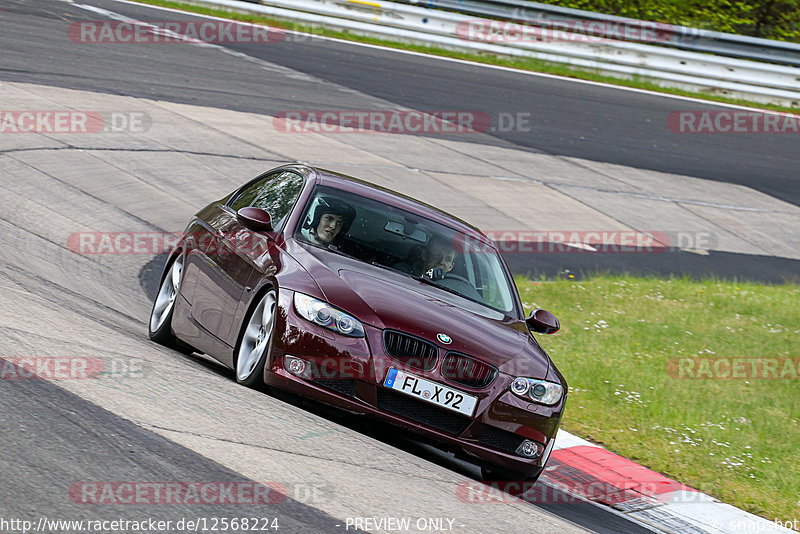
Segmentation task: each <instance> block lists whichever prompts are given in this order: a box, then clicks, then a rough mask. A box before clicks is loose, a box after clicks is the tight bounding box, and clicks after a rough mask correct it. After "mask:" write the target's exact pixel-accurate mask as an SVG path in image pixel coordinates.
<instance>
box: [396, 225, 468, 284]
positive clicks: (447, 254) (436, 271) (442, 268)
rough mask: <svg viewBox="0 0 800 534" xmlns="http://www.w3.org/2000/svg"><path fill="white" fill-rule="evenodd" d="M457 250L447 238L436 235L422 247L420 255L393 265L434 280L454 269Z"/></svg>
mask: <svg viewBox="0 0 800 534" xmlns="http://www.w3.org/2000/svg"><path fill="white" fill-rule="evenodd" d="M455 259H456V251H455V250H453V247H452V246H451V245H450V242H448V241H447V240H446V239H445V238H443V237H441V236H438V235H434V236H433V237H431V238H430V240H429V241H428V244H427V245H426V246H425V248H424V249H422V252H421V253H420V254H419V257H418V258H416V259H414V260H412V261H411V262H410V263H409V262H403V263H398V264H395V265H394V266H393V267H394V268H395V269H398V270H400V271H403V272H406V273H409V274H412V275H414V276H422V275H427V276H428V278H431V279H433V280H441V279H442V278H444V275H445V274H447V273H449V272H450V271H452V270H453V265H454V263H455Z"/></svg>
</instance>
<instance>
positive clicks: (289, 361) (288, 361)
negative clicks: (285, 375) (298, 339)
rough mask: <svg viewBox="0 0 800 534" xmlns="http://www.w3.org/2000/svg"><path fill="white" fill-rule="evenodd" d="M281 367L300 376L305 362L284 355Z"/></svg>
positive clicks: (303, 370) (304, 368) (304, 367)
mask: <svg viewBox="0 0 800 534" xmlns="http://www.w3.org/2000/svg"><path fill="white" fill-rule="evenodd" d="M283 367H284V369H286V370H287V371H289V372H290V373H292V374H293V375H297V376H302V375H303V373H304V372H305V370H306V362H305V361H304V360H301V359H300V358H296V357H294V356H284V357H283Z"/></svg>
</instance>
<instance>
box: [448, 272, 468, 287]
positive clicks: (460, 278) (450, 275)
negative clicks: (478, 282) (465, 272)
mask: <svg viewBox="0 0 800 534" xmlns="http://www.w3.org/2000/svg"><path fill="white" fill-rule="evenodd" d="M444 279H445V280H458V281H459V282H464V283H465V284H469V286H470V287H472V288H474V287H475V286H474V285H472V282H470V281H469V280H467V279H466V278H464V277H463V276H461V275H460V274H453V273H447V274H445V275H444Z"/></svg>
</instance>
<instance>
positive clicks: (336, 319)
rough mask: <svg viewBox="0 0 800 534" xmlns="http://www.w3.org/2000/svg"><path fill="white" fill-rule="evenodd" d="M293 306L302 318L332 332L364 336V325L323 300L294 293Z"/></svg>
mask: <svg viewBox="0 0 800 534" xmlns="http://www.w3.org/2000/svg"><path fill="white" fill-rule="evenodd" d="M294 308H295V309H296V310H297V313H299V314H300V315H301V316H302V317H303V318H304V319H306V320H308V321H311V322H312V323H314V324H317V325H319V326H323V327H325V328H327V329H329V330H333V331H334V332H338V333H340V334H342V335H345V336H350V337H364V325H362V324H361V322H360V321H359V320H358V319H356V318H355V317H353V316H352V315H348V314H346V313H344V312H343V311H341V310H337V309H336V308H334V307H333V306H331V305H330V304H328V303H327V302H325V301H322V300H318V299H315V298H314V297H309V296H308V295H304V294H303V293H297V292H295V294H294Z"/></svg>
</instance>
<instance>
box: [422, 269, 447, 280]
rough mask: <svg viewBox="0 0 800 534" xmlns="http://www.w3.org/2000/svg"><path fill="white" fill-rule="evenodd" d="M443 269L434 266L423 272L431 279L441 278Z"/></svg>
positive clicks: (443, 272)
mask: <svg viewBox="0 0 800 534" xmlns="http://www.w3.org/2000/svg"><path fill="white" fill-rule="evenodd" d="M444 275H445V271H444V269H442V268H441V267H434V268H433V269H429V270H428V272H426V273H425V276H427V277H428V278H430V279H431V280H433V281H436V280H442V279H443V278H444Z"/></svg>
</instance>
